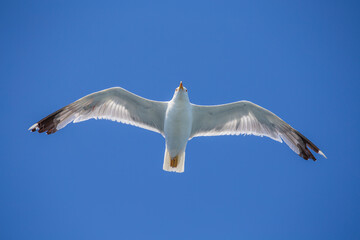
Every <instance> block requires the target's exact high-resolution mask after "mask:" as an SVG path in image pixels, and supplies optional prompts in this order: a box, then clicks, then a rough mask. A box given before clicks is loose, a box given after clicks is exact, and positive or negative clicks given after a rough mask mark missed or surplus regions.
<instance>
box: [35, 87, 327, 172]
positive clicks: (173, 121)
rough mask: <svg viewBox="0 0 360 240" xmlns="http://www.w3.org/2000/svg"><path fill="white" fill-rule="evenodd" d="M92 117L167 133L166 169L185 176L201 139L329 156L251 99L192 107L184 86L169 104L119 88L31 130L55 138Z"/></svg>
mask: <svg viewBox="0 0 360 240" xmlns="http://www.w3.org/2000/svg"><path fill="white" fill-rule="evenodd" d="M91 118H95V119H109V120H113V121H117V122H121V123H126V124H131V125H134V126H137V127H141V128H144V129H148V130H150V131H154V132H158V133H160V134H161V135H163V136H164V137H165V142H166V149H165V156H164V164H163V169H164V170H165V171H170V172H184V166H185V149H186V145H187V142H188V141H189V140H190V139H191V138H193V137H198V136H219V135H239V134H252V135H256V136H267V137H270V138H272V139H274V140H276V141H279V142H282V140H284V142H285V143H286V144H287V145H288V146H289V147H290V148H291V149H292V150H293V151H294V152H296V153H297V154H298V155H299V156H300V157H302V158H304V159H306V160H308V159H313V160H314V161H315V160H316V158H315V157H314V155H313V154H312V153H311V152H310V150H309V149H308V147H309V148H310V149H312V150H313V151H315V152H316V153H319V154H321V155H322V156H324V157H325V158H326V156H325V155H324V153H323V152H322V151H320V149H319V148H318V147H316V146H315V144H313V143H312V142H311V141H310V140H309V139H307V138H306V137H304V136H303V135H302V134H301V133H299V132H298V131H296V130H295V129H294V128H292V127H291V126H290V125H289V124H287V123H286V122H284V121H283V120H282V119H280V118H279V117H278V116H276V115H275V114H273V113H272V112H270V111H268V110H266V109H264V108H262V107H260V106H258V105H256V104H254V103H251V102H248V101H239V102H234V103H229V104H224V105H216V106H200V105H195V104H192V103H190V100H189V96H188V92H187V89H186V88H185V87H184V86H183V85H182V82H180V86H179V87H178V88H176V89H175V93H174V96H173V98H172V99H171V100H170V101H169V102H159V101H152V100H148V99H145V98H142V97H140V96H137V95H135V94H133V93H131V92H129V91H126V90H125V89H123V88H120V87H114V88H109V89H105V90H103V91H100V92H95V93H92V94H89V95H87V96H85V97H83V98H81V99H79V100H77V101H75V102H73V103H71V104H69V105H67V106H65V107H63V108H61V109H59V110H58V111H56V112H54V113H52V114H50V115H49V116H47V117H45V118H43V119H41V120H40V121H39V122H37V123H35V124H34V125H32V126H31V127H30V128H29V130H31V131H32V132H35V131H38V132H39V133H42V132H46V133H47V134H51V133H55V132H56V131H57V130H60V129H61V128H63V127H65V126H66V125H67V124H69V123H71V122H74V123H76V122H81V121H85V120H88V119H91Z"/></svg>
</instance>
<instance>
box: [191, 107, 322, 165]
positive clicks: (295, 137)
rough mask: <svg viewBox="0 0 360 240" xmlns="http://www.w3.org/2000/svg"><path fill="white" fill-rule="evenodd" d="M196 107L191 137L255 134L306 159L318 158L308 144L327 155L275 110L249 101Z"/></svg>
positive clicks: (194, 108)
mask: <svg viewBox="0 0 360 240" xmlns="http://www.w3.org/2000/svg"><path fill="white" fill-rule="evenodd" d="M192 107H193V125H192V131H191V136H190V138H193V137H198V136H218V135H239V134H245V135H247V134H252V135H256V136H267V137H270V138H272V139H274V140H276V141H279V142H282V139H283V140H284V141H285V143H286V144H287V145H288V146H289V147H290V148H291V149H292V150H293V151H294V152H296V153H297V154H299V156H301V157H302V158H304V159H306V160H307V159H309V158H311V159H313V160H314V161H315V160H316V159H315V157H314V155H313V154H312V153H311V152H310V150H309V149H308V148H307V147H310V148H311V149H312V150H314V151H315V152H317V153H319V154H321V155H323V156H324V157H325V155H324V154H323V153H322V152H321V151H320V149H319V148H318V147H316V146H315V144H313V143H312V142H311V141H310V140H309V139H307V138H306V137H304V136H303V135H302V134H301V133H299V132H298V131H296V130H295V129H294V128H292V127H291V126H290V125H289V124H287V123H286V122H284V121H283V120H282V119H280V118H279V117H278V116H276V115H275V114H273V113H272V112H270V111H268V110H266V109H264V108H262V107H260V106H258V105H256V104H254V103H251V102H248V101H240V102H234V103H229V104H224V105H216V106H199V105H192Z"/></svg>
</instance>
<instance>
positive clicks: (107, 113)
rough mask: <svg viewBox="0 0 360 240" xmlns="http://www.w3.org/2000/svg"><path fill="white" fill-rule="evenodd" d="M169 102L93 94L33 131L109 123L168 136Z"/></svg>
mask: <svg viewBox="0 0 360 240" xmlns="http://www.w3.org/2000/svg"><path fill="white" fill-rule="evenodd" d="M166 108H167V102H158V101H152V100H148V99H145V98H142V97H140V96H137V95H135V94H133V93H131V92H129V91H126V90H125V89H123V88H120V87H115V88H109V89H105V90H103V91H99V92H95V93H92V94H89V95H87V96H85V97H83V98H81V99H79V100H77V101H75V102H73V103H71V104H69V105H67V106H65V107H63V108H61V109H59V110H58V111H56V112H54V113H52V114H50V115H49V116H47V117H45V118H43V119H42V120H40V121H39V122H37V123H35V124H34V125H33V126H31V127H30V130H31V131H33V132H34V131H39V132H40V133H41V132H47V133H48V134H51V133H54V132H56V131H57V130H60V129H61V128H63V127H65V126H66V125H67V124H69V123H71V122H74V123H76V122H81V121H85V120H88V119H91V118H94V119H108V120H112V121H117V122H121V123H125V124H130V125H134V126H137V127H141V128H144V129H148V130H151V131H154V132H158V133H160V134H162V135H163V134H164V118H165V112H166Z"/></svg>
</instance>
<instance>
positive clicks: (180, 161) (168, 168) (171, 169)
mask: <svg viewBox="0 0 360 240" xmlns="http://www.w3.org/2000/svg"><path fill="white" fill-rule="evenodd" d="M170 161H171V157H170V153H169V152H168V150H167V148H166V149H165V155H164V165H163V169H164V170H165V171H168V172H177V173H182V172H184V168H185V150H184V151H182V152H180V153H179V154H178V159H177V161H178V163H177V166H176V167H171V166H170Z"/></svg>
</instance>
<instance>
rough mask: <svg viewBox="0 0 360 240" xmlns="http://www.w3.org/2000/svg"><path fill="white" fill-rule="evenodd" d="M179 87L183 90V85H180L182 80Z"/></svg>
mask: <svg viewBox="0 0 360 240" xmlns="http://www.w3.org/2000/svg"><path fill="white" fill-rule="evenodd" d="M179 89H181V90H184V87H183V85H182V82H180V86H179Z"/></svg>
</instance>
